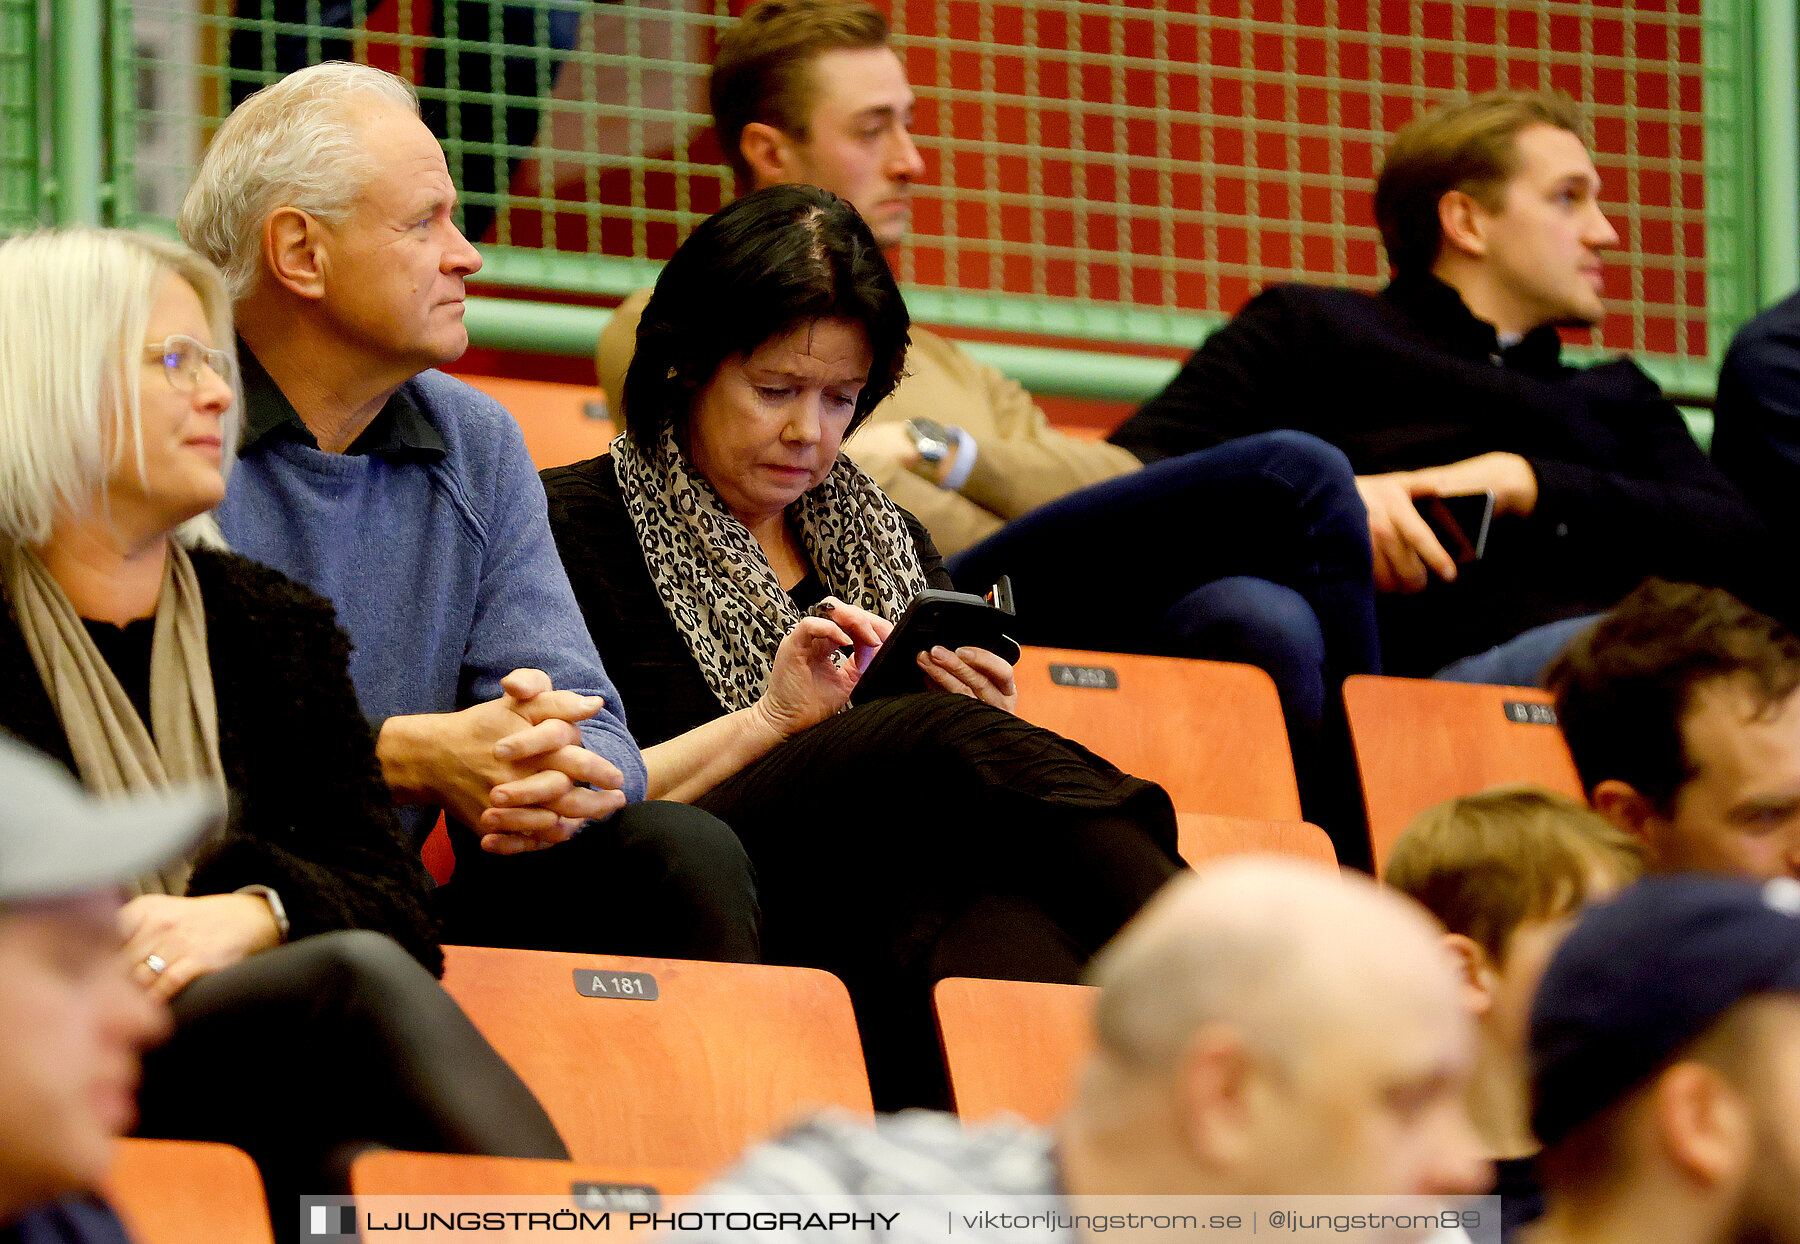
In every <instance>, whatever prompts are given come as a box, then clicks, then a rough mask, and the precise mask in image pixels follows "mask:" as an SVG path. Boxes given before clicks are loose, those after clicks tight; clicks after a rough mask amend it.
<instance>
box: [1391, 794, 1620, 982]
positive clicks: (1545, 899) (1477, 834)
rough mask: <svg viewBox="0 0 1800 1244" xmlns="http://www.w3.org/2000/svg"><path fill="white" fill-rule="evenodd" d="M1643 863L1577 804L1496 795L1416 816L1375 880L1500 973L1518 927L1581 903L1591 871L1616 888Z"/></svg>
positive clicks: (1615, 831)
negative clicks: (1472, 946) (1463, 940)
mask: <svg viewBox="0 0 1800 1244" xmlns="http://www.w3.org/2000/svg"><path fill="white" fill-rule="evenodd" d="M1647 862H1648V855H1647V853H1646V851H1645V848H1644V844H1643V843H1641V842H1639V841H1638V840H1637V839H1636V838H1633V837H1632V836H1631V835H1630V834H1627V833H1625V832H1624V831H1623V830H1621V829H1619V828H1617V827H1616V826H1614V825H1613V824H1612V823H1611V822H1610V821H1608V820H1607V819H1606V818H1605V817H1603V816H1601V815H1600V814H1599V813H1598V812H1595V811H1593V810H1591V809H1590V808H1588V807H1587V806H1586V805H1585V804H1582V803H1580V802H1578V801H1576V800H1574V799H1570V798H1569V797H1568V796H1566V795H1558V794H1555V793H1554V792H1552V791H1547V790H1542V789H1539V788H1538V787H1534V786H1505V787H1499V788H1496V789H1494V790H1490V791H1484V792H1482V793H1481V794H1478V795H1464V796H1463V797H1461V798H1459V799H1450V800H1447V801H1445V802H1444V803H1440V804H1438V805H1437V806H1435V807H1432V808H1427V809H1426V810H1425V811H1423V812H1421V813H1420V814H1419V815H1418V817H1417V818H1416V819H1415V820H1414V821H1413V823H1412V824H1411V825H1409V826H1407V829H1406V832H1405V833H1403V834H1401V835H1400V837H1399V839H1398V840H1396V841H1395V843H1394V847H1393V851H1392V853H1391V854H1390V855H1389V856H1388V862H1387V869H1386V871H1385V872H1384V874H1383V876H1382V880H1383V881H1385V882H1387V884H1388V885H1390V886H1392V887H1393V888H1394V889H1396V890H1398V891H1400V892H1401V893H1402V894H1406V895H1408V896H1410V897H1411V898H1413V899H1415V900H1417V901H1418V903H1419V904H1420V906H1422V907H1424V908H1425V909H1426V910H1427V911H1429V912H1430V913H1431V914H1432V915H1434V916H1436V917H1437V919H1438V922H1439V923H1440V924H1442V925H1443V926H1444V928H1445V929H1447V930H1448V931H1449V932H1451V933H1460V934H1462V935H1463V936H1464V937H1467V938H1469V939H1470V940H1471V941H1473V942H1475V943H1476V944H1477V945H1479V946H1480V947H1481V948H1482V949H1483V950H1485V951H1486V952H1487V953H1488V956H1489V957H1490V958H1492V959H1493V960H1494V962H1495V963H1500V962H1503V961H1504V959H1505V956H1506V944H1507V942H1508V940H1509V939H1510V938H1511V937H1512V935H1513V932H1514V930H1516V929H1517V928H1518V927H1519V926H1520V925H1522V924H1525V923H1526V922H1528V921H1533V920H1549V919H1553V918H1555V917H1557V916H1562V915H1567V914H1568V913H1569V912H1572V911H1574V910H1575V909H1576V908H1578V907H1580V906H1581V905H1582V903H1584V902H1586V901H1587V899H1588V897H1589V894H1588V892H1589V890H1590V889H1591V887H1592V884H1593V880H1592V878H1593V874H1594V872H1595V871H1596V870H1597V869H1600V870H1605V871H1609V872H1611V873H1612V874H1613V876H1614V877H1616V878H1617V879H1618V881H1619V883H1620V884H1621V885H1624V884H1628V883H1630V882H1632V881H1635V880H1637V879H1638V877H1639V876H1641V875H1642V874H1643V872H1644V868H1645V865H1646V864H1647Z"/></svg>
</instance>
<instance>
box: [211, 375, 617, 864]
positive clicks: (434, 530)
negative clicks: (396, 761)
mask: <svg viewBox="0 0 1800 1244" xmlns="http://www.w3.org/2000/svg"><path fill="white" fill-rule="evenodd" d="M247 378H248V377H247ZM403 387H404V389H405V390H406V392H407V396H409V397H410V398H411V399H412V400H413V402H414V403H416V404H417V406H418V407H419V409H420V410H421V412H423V413H424V415H425V416H426V418H427V419H428V420H429V421H430V423H431V425H432V427H433V428H435V429H436V430H437V432H438V434H439V435H440V436H441V437H442V438H443V441H444V445H445V447H446V450H447V452H446V453H445V454H444V455H443V456H442V457H441V458H427V457H424V456H418V455H414V456H404V457H389V456H383V455H380V454H333V453H326V452H324V451H322V450H319V449H316V448H314V447H312V446H311V445H305V444H301V443H299V442H298V441H296V440H294V439H290V438H288V437H285V436H281V435H270V436H265V437H263V438H261V439H259V440H258V441H256V443H255V444H253V445H250V446H248V447H247V448H246V450H245V453H244V455H243V457H242V458H240V459H239V461H238V463H237V466H236V467H235V469H234V470H233V472H232V475H231V486H230V489H229V491H228V492H227V494H226V497H225V503H224V505H222V506H221V507H220V508H219V510H218V517H219V522H220V524H221V525H222V526H223V528H224V530H225V537H226V539H227V540H229V541H230V543H231V546H232V548H233V549H235V550H237V551H238V552H240V553H243V554H244V555H245V556H247V557H252V558H255V559H256V560H257V561H260V562H263V563H265V564H267V565H270V566H273V567H275V568H276V569H277V570H280V571H281V572H282V573H284V574H286V575H287V576H288V577H290V578H293V579H297V580H299V581H300V582H301V583H304V584H306V585H307V586H308V587H310V588H312V589H313V590H314V591H316V592H318V593H319V594H320V595H322V596H324V597H326V598H327V599H329V600H330V601H331V602H332V603H333V604H334V605H335V606H336V607H337V613H338V621H339V622H340V623H341V624H342V625H343V627H344V629H345V630H346V631H348V632H349V634H350V638H351V640H352V642H353V643H354V644H355V650H354V651H353V652H352V653H351V656H350V677H351V680H352V681H353V682H354V683H355V684H356V692H357V696H358V698H359V699H360V700H361V702H362V709H363V712H364V713H365V714H367V715H368V717H369V718H371V719H372V720H374V721H380V720H382V719H384V718H387V717H392V716H398V715H402V714H410V713H441V712H447V711H450V710H452V709H458V708H466V707H467V706H469V705H471V704H478V703H481V702H482V701H484V700H491V699H494V698H495V697H497V696H499V695H500V694H501V690H500V680H501V678H503V677H504V676H505V675H506V674H507V673H508V672H510V671H511V670H514V669H518V668H521V667H533V668H537V669H541V670H543V671H544V672H545V673H547V674H549V675H550V678H551V681H552V682H553V683H554V684H555V685H556V686H557V687H558V688H559V689H568V690H572V691H577V692H582V693H585V694H589V695H598V696H602V697H604V698H605V700H606V708H605V710H604V711H603V712H602V713H601V714H600V715H599V716H597V717H594V718H593V719H591V720H589V721H587V722H584V723H583V724H582V727H581V733H582V739H583V741H584V742H585V743H586V744H587V746H588V747H589V749H590V750H592V751H594V752H596V753H598V754H599V755H601V756H604V757H605V758H606V759H608V760H610V761H611V762H612V763H613V764H615V765H617V766H618V767H619V770H620V772H621V773H623V774H624V775H625V793H626V796H627V798H629V799H631V800H633V801H636V800H640V799H642V798H643V797H644V791H645V786H646V783H647V779H646V776H645V772H644V761H643V757H642V755H641V754H640V753H639V752H638V748H637V744H636V743H635V742H634V741H633V740H632V737H631V734H630V732H629V731H627V730H626V728H625V714H624V709H623V707H622V706H621V705H620V704H619V696H618V692H617V691H615V690H614V688H613V685H612V683H611V681H610V680H609V679H608V678H607V676H606V671H605V670H604V669H602V668H601V665H600V656H599V654H598V653H597V652H596V651H595V650H594V642H593V640H592V639H591V638H590V637H589V635H588V632H587V628H586V626H585V625H584V624H583V622H582V619H581V611H580V610H579V609H578V608H577V607H576V604H575V598H574V595H573V594H572V593H571V592H570V590H569V581H568V577H567V575H566V574H565V573H564V571H563V565H562V560H561V559H560V558H559V557H558V556H557V553H556V546H555V544H554V543H553V542H552V541H551V538H550V528H549V524H548V522H547V520H546V518H545V509H544V489H543V486H542V485H541V484H540V483H539V482H538V477H537V472H536V471H535V470H533V468H532V465H531V459H530V457H529V456H528V455H527V453H526V451H525V439H524V437H523V436H522V435H521V434H520V432H519V426H518V424H517V423H516V422H514V420H513V418H512V416H511V415H509V414H508V413H507V412H506V410H505V409H504V408H503V407H502V406H501V405H500V404H499V403H497V402H495V401H494V400H493V399H492V398H490V397H487V396H486V395H485V394H483V393H481V392H479V391H478V390H476V389H474V388H471V387H470V386H468V385H466V384H464V383H462V382H461V381H460V380H455V379H452V378H451V377H449V376H446V375H443V374H442V373H440V372H435V371H428V372H424V373H422V374H420V375H418V376H416V377H414V378H413V379H412V380H409V381H407V383H406V385H405V386H403ZM272 708H273V709H274V715H273V717H272V721H271V724H272V726H273V727H274V728H276V729H279V728H280V717H279V706H272ZM297 778H298V780H304V776H303V775H297ZM402 812H403V814H405V815H404V816H403V820H404V822H405V824H406V826H407V828H408V829H409V830H411V831H412V832H413V833H414V834H415V835H419V836H422V835H423V834H424V833H425V832H427V831H428V830H429V829H430V826H431V824H432V821H433V820H435V818H436V815H437V814H436V811H435V810H431V809H402Z"/></svg>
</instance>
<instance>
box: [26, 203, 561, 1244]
mask: <svg viewBox="0 0 1800 1244" xmlns="http://www.w3.org/2000/svg"><path fill="white" fill-rule="evenodd" d="M232 341H233V337H232V330H231V312H230V303H229V301H228V300H227V298H226V295H225V291H224V286H223V284H222V282H221V279H220V277H219V274H218V272H217V271H216V270H215V269H214V268H213V267H212V265H211V264H209V263H208V262H206V261H205V260H204V259H201V258H200V257H198V256H197V255H195V254H193V253H192V252H191V251H188V250H187V249H185V248H184V247H181V246H179V245H176V244H173V243H169V242H164V241H161V240H158V239H155V238H150V237H144V236H139V235H136V234H129V233H122V232H113V231H104V230H93V229H76V230H67V231H58V232H45V233H37V234H30V235H26V236H22V237H17V238H13V239H11V240H9V241H6V242H4V243H0V595H3V598H4V604H5V613H4V616H0V727H4V728H6V729H8V730H10V731H11V732H13V733H14V734H16V735H18V736H19V737H20V738H21V739H23V740H24V741H25V742H27V743H30V744H32V745H33V746H35V747H37V748H39V749H40V750H42V751H44V752H46V753H48V754H49V755H50V756H51V757H52V758H54V759H56V760H58V761H60V762H61V763H62V764H63V765H64V766H66V767H67V768H68V769H69V770H70V771H71V772H72V773H74V774H75V775H76V776H78V777H79V778H80V779H81V781H82V783H83V784H84V785H85V786H87V787H88V788H89V789H90V790H92V791H95V792H97V793H100V794H124V793H127V792H142V791H152V790H160V789H165V788H172V787H190V786H198V787H201V788H209V789H211V790H213V791H215V792H216V793H217V796H218V799H219V801H220V802H221V804H226V803H228V804H229V806H230V807H231V809H232V811H231V815H230V816H229V817H228V818H226V821H225V823H224V824H223V825H222V827H221V828H220V829H219V830H218V831H217V832H216V833H215V834H214V835H213V837H212V838H211V839H210V840H208V841H205V842H203V843H202V844H201V845H200V846H199V847H198V848H197V849H196V850H195V851H194V852H193V853H191V854H190V855H189V856H188V857H187V858H185V859H183V860H180V861H178V862H177V863H176V864H175V865H173V866H170V867H165V868H163V869H161V870H159V871H158V872H156V873H154V874H152V875H147V876H144V877H141V878H139V879H138V880H137V882H136V884H135V885H134V886H133V891H134V894H135V896H134V897H132V898H131V899H130V901H129V902H127V903H126V904H125V906H124V907H123V909H122V911H121V914H120V918H119V933H120V938H121V942H122V945H123V963H124V965H125V970H128V971H129V972H130V974H131V975H132V977H133V978H134V979H135V980H136V981H137V983H138V984H139V986H140V987H142V988H143V989H144V990H145V991H146V992H147V993H148V994H150V995H151V996H152V998H153V999H156V1000H157V1001H158V1002H159V1003H160V1002H163V1001H167V1002H169V1003H170V1004H171V1005H172V1007H173V1010H174V1015H175V1022H176V1027H175V1036H174V1038H173V1040H172V1041H171V1042H170V1044H169V1045H168V1046H167V1047H165V1048H164V1049H163V1050H161V1051H158V1052H157V1053H155V1054H153V1055H151V1057H150V1059H149V1060H148V1062H147V1064H146V1069H145V1087H144V1092H143V1097H142V1103H141V1104H142V1110H143V1121H144V1129H145V1130H146V1132H148V1133H150V1134H160V1135H177V1136H199V1137H205V1138H209V1139H219V1140H228V1141H232V1142H233V1143H236V1144H239V1145H241V1146H242V1147H244V1148H246V1149H248V1150H249V1151H250V1152H251V1154H252V1155H253V1156H254V1157H256V1158H257V1159H258V1161H259V1163H260V1164H261V1165H262V1167H263V1173H264V1177H265V1181H266V1182H267V1184H268V1190H269V1196H270V1204H271V1207H272V1208H273V1209H274V1210H275V1211H276V1212H275V1213H274V1218H273V1221H274V1224H275V1226H276V1229H277V1232H278V1235H286V1234H288V1233H289V1232H291V1230H292V1229H293V1226H294V1223H295V1222H297V1220H298V1217H299V1215H298V1214H297V1213H296V1212H295V1210H296V1208H297V1205H296V1202H294V1201H293V1200H292V1199H291V1197H292V1196H294V1195H295V1194H297V1193H298V1192H300V1191H302V1190H304V1191H309V1192H318V1191H334V1190H340V1189H342V1190H347V1188H345V1187H344V1184H345V1172H344V1170H343V1159H344V1157H345V1155H346V1154H347V1153H350V1152H353V1151H354V1150H355V1149H356V1148H357V1147H359V1146H361V1145H364V1144H385V1145H390V1146H395V1147H400V1148H408V1149H421V1148H422V1149H433V1150H448V1151H462V1152H481V1153H500V1154H513V1155H517V1156H531V1157H562V1156H566V1154H565V1153H564V1151H563V1146H562V1144H561V1141H560V1140H559V1139H558V1137H557V1135H556V1132H555V1129H554V1128H553V1127H552V1126H551V1125H550V1122H549V1119H548V1118H547V1117H546V1116H545V1115H544V1113H543V1111H542V1109H541V1108H540V1107H539V1106H538V1104H537V1102H536V1101H535V1100H534V1099H533V1098H532V1097H531V1095H530V1094H529V1092H527V1091H526V1090H525V1088H524V1086H523V1085H522V1084H521V1083H520V1082H519V1081H518V1079H517V1077H516V1076H514V1075H513V1074H512V1073H511V1071H510V1070H508V1069H507V1068H506V1066H505V1065H504V1063H502V1062H501V1061H500V1059H499V1058H498V1057H497V1056H496V1055H495V1054H494V1053H493V1051H492V1050H491V1049H490V1048H489V1047H488V1046H487V1045H486V1043H485V1042H484V1041H482V1039H481V1037H480V1036H479V1035H478V1034H477V1033H476V1032H475V1030H474V1029H473V1027H472V1026H471V1025H470V1024H469V1023H468V1021H467V1020H466V1019H465V1018H464V1017H463V1016H462V1014H461V1012H460V1011H458V1010H457V1008H456V1005H455V1003H454V1002H452V1001H451V1000H450V998H449V997H448V995H446V994H445V993H444V992H443V991H442V989H441V988H440V987H439V986H438V984H437V982H436V981H435V980H434V979H433V974H434V973H435V972H438V971H441V970H442V963H443V958H442V954H441V952H440V950H439V948H438V944H437V940H436V927H435V924H434V922H433V920H432V918H431V916H430V914H429V912H428V907H427V896H428V890H429V885H430V883H429V880H428V879H427V877H426V875H425V873H424V871H423V868H422V867H421V865H420V863H419V860H418V858H417V856H416V855H415V854H414V853H413V852H412V851H411V850H410V849H409V847H408V845H407V843H406V841H405V840H404V839H403V838H402V836H401V834H400V830H399V825H398V822H397V820H396V817H395V814H394V810H393V807H392V805H391V803H390V801H389V798H388V794H387V789H386V787H385V786H384V784H383V783H382V780H381V775H380V773H379V771H378V769H377V766H376V763H375V754H374V747H373V741H372V739H371V737H370V734H369V730H368V726H367V724H366V722H365V721H364V719H363V717H362V714H361V712H360V711H359V709H358V707H357V702H356V695H355V692H354V691H353V689H352V688H351V685H350V680H349V675H348V672H347V666H346V661H347V657H348V652H349V644H348V642H347V641H346V640H345V638H344V636H343V634H342V632H341V631H339V630H338V628H337V626H336V623H335V621H334V618H333V614H332V610H331V607H330V605H329V604H327V603H326V602H325V601H323V600H321V599H320V598H318V597H317V596H315V595H313V594H312V593H311V592H309V591H307V590H306V589H304V588H302V587H299V586H297V585H295V584H294V583H292V582H290V581H289V580H287V579H285V578H283V577H282V576H280V575H279V574H277V573H275V572H274V571H272V570H269V569H267V568H265V567H263V566H260V565H257V564H256V563H254V562H250V561H248V560H246V559H243V558H240V557H236V556H234V555H232V554H231V553H229V552H227V551H225V550H224V549H223V548H222V547H221V542H220V541H219V540H218V537H217V529H216V527H214V526H213V525H212V520H211V519H210V518H209V517H208V512H209V511H210V510H211V509H212V508H213V507H214V506H216V505H217V504H218V503H219V501H220V500H221V499H222V498H223V496H224V495H225V478H226V474H227V472H228V470H229V467H230V462H231V455H232V447H233V443H234V441H235V437H236V432H237V420H238V387H237V378H236V376H237V369H236V363H235V360H234V358H233V354H232ZM57 831H58V827H57V826H55V825H45V826H44V827H43V832H45V833H56V832H57ZM102 1087H104V1088H106V1089H107V1091H108V1092H111V1093H113V1094H114V1095H115V1096H118V1095H121V1092H122V1095H123V1096H124V1097H125V1098H126V1100H127V1101H128V1100H129V1088H130V1086H129V1085H125V1086H124V1088H123V1090H121V1089H120V1086H117V1085H112V1086H102ZM123 1121H125V1122H128V1121H129V1120H128V1119H126V1120H123Z"/></svg>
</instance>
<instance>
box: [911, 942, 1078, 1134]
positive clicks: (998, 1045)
mask: <svg viewBox="0 0 1800 1244" xmlns="http://www.w3.org/2000/svg"><path fill="white" fill-rule="evenodd" d="M1097 993H1098V991H1097V990H1095V989H1092V988H1090V987H1089V986H1087V985H1049V984H1042V983H1039V982H1037V981H994V980H978V979H975V978H973V977H967V976H951V977H946V978H945V979H943V980H941V981H939V982H938V983H937V986H936V987H935V988H934V989H933V990H932V999H931V1001H932V1008H933V1010H934V1011H936V1013H937V1025H938V1040H939V1042H940V1044H941V1045H942V1046H943V1050H944V1065H945V1067H946V1068H948V1070H949V1072H950V1091H951V1094H952V1096H953V1097H954V1098H955V1100H956V1113H957V1114H958V1115H960V1116H961V1117H962V1119H963V1121H964V1122H966V1123H968V1122H975V1121H977V1120H980V1119H985V1118H989V1117H991V1116H993V1115H996V1114H1003V1113H1011V1114H1016V1115H1019V1116H1020V1117H1022V1118H1025V1119H1028V1120H1030V1121H1031V1122H1033V1123H1048V1122H1050V1121H1051V1120H1052V1119H1054V1118H1056V1116H1057V1115H1059V1114H1061V1113H1062V1111H1063V1108H1064V1107H1065V1106H1066V1105H1067V1104H1068V1101H1069V1096H1070V1094H1071V1092H1073V1089H1074V1083H1075V1074H1076V1071H1077V1070H1078V1068H1079V1067H1080V1064H1081V1060H1082V1059H1083V1057H1085V1056H1086V1054H1087V1051H1088V1049H1089V1047H1090V1045H1091V1044H1092V1041H1093V1037H1092V1016H1093V1009H1094V998H1095V996H1096V994H1097Z"/></svg>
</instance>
